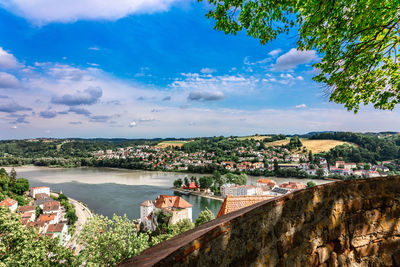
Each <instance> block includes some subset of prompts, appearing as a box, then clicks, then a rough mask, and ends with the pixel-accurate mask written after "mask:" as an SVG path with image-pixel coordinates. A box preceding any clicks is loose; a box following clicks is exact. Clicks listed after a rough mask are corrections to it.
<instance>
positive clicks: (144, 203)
mask: <svg viewBox="0 0 400 267" xmlns="http://www.w3.org/2000/svg"><path fill="white" fill-rule="evenodd" d="M151 205H153V203H152V202H151V201H150V200H146V201H143V202H142V203H141V204H140V206H142V207H150V206H151Z"/></svg>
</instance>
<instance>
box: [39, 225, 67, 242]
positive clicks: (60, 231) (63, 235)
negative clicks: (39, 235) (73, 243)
mask: <svg viewBox="0 0 400 267" xmlns="http://www.w3.org/2000/svg"><path fill="white" fill-rule="evenodd" d="M45 233H46V234H47V235H48V236H50V237H51V238H58V239H59V240H60V245H64V244H65V242H67V241H68V240H69V235H68V226H67V225H66V224H65V223H58V224H49V225H48V226H47V228H46V230H45Z"/></svg>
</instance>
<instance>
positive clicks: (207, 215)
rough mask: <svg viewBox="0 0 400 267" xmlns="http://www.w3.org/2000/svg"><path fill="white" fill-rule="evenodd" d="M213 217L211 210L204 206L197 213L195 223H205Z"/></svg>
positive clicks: (197, 224)
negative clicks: (203, 208)
mask: <svg viewBox="0 0 400 267" xmlns="http://www.w3.org/2000/svg"><path fill="white" fill-rule="evenodd" d="M214 219H215V215H214V213H212V211H211V210H209V209H208V208H207V207H206V209H205V210H203V211H201V212H200V213H199V217H198V218H197V219H196V222H195V225H196V226H199V225H200V224H203V223H206V222H208V221H211V220H214Z"/></svg>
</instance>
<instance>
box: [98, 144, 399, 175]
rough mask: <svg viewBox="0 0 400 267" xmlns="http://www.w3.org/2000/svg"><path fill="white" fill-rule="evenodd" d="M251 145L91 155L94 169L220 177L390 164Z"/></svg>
mask: <svg viewBox="0 0 400 267" xmlns="http://www.w3.org/2000/svg"><path fill="white" fill-rule="evenodd" d="M297 140H298V139H297ZM290 143H292V139H291V141H290ZM293 143H294V142H293ZM254 145H255V147H252V146H241V147H235V148H233V149H226V150H223V151H219V152H218V155H217V154H216V153H215V152H211V151H206V150H200V151H195V152H187V151H183V150H181V149H180V148H179V147H178V146H174V145H173V144H172V145H171V146H167V147H159V146H150V145H138V146H135V147H125V148H118V149H116V150H111V149H110V150H105V151H103V150H100V151H96V152H93V154H92V155H93V157H94V159H96V160H97V166H101V165H104V166H113V164H116V165H118V163H115V162H118V161H120V162H122V163H121V164H120V165H122V166H123V167H128V168H137V169H145V170H162V171H178V172H179V171H180V172H195V173H196V172H197V173H212V172H213V171H214V170H217V171H219V172H221V173H223V174H224V173H228V172H232V173H237V174H239V173H246V174H249V175H256V176H260V175H263V176H282V177H290V176H291V177H299V178H313V177H318V178H323V177H330V178H336V179H345V178H351V177H353V178H357V177H359V178H370V177H379V176H386V175H387V174H388V172H389V171H390V169H389V168H388V167H387V166H386V165H387V164H391V163H392V161H391V160H385V161H380V162H377V163H376V164H374V163H371V162H365V163H363V162H358V163H352V162H345V161H341V160H337V161H334V162H333V163H332V164H329V163H328V161H327V159H326V158H324V157H323V156H320V155H319V154H313V153H312V151H310V150H309V151H307V149H306V148H304V147H301V146H298V147H290V146H284V145H275V146H266V145H265V144H264V143H262V142H255V143H254ZM220 155H224V156H222V157H221V156H220ZM225 155H229V159H230V160H225V158H227V157H228V156H225ZM110 164H111V165H110ZM127 165H129V166H127ZM278 170H279V171H278Z"/></svg>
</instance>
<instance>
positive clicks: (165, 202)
mask: <svg viewBox="0 0 400 267" xmlns="http://www.w3.org/2000/svg"><path fill="white" fill-rule="evenodd" d="M154 206H156V207H157V208H159V209H162V208H172V207H173V208H179V209H186V208H190V207H192V205H191V204H190V203H188V202H187V201H186V200H184V199H183V198H181V197H177V196H166V195H160V196H159V197H158V198H157V199H156V201H155V203H154Z"/></svg>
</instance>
